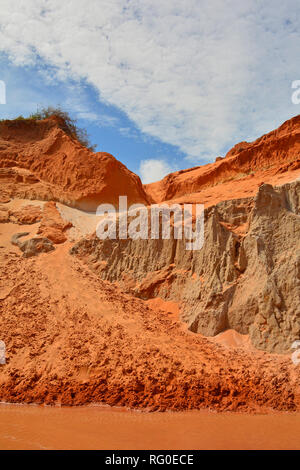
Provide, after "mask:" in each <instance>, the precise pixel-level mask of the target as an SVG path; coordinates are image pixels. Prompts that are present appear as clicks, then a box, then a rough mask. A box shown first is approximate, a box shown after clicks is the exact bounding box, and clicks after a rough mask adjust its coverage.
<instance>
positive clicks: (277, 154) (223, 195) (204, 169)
mask: <svg viewBox="0 0 300 470" xmlns="http://www.w3.org/2000/svg"><path fill="white" fill-rule="evenodd" d="M298 176H300V116H296V117H294V118H292V119H290V120H289V121H286V122H285V123H284V124H282V125H281V126H280V127H279V128H278V129H276V130H274V131H272V132H270V133H268V134H265V135H264V136H262V137H260V138H259V139H257V140H255V141H254V142H251V143H248V142H241V143H239V144H237V145H235V146H234V147H233V148H232V149H231V150H230V151H229V152H228V153H227V155H226V157H225V158H220V157H218V158H217V161H216V162H215V163H210V164H208V165H204V166H198V167H195V168H191V169H188V170H181V171H177V172H175V173H171V174H169V175H168V176H166V177H165V178H164V179H163V180H161V181H158V182H157V183H152V184H148V185H145V190H146V192H147V194H148V195H149V197H151V198H152V199H154V200H155V201H156V202H162V201H166V200H168V201H171V200H172V201H178V202H199V203H203V204H205V205H207V206H210V205H213V204H216V203H217V202H219V201H224V200H227V199H234V198H240V197H247V196H253V195H254V194H255V193H256V192H257V189H258V187H259V185H260V184H261V183H262V182H265V183H270V184H282V183H284V182H287V181H291V180H294V179H296V177H298Z"/></svg>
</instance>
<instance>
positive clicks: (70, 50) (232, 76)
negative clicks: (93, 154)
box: [0, 0, 300, 161]
mask: <svg viewBox="0 0 300 470" xmlns="http://www.w3.org/2000/svg"><path fill="white" fill-rule="evenodd" d="M299 22H300V4H299V2H298V0H286V1H285V2H282V1H279V0H273V1H272V2H271V1H263V0H251V1H250V0H244V1H243V2H241V1H240V0H210V1H205V0H202V1H200V0H186V1H184V2H182V0H172V1H171V0H169V1H167V0H165V1H161V0H152V1H151V2H150V1H149V0H131V1H125V0H88V1H86V2H82V0H69V1H68V2H62V1H61V0H48V1H47V0H1V16H0V50H3V51H5V52H6V53H8V55H9V57H10V59H11V60H12V61H13V62H14V63H16V64H19V65H26V64H34V63H35V61H38V60H40V59H42V60H44V61H45V62H46V63H48V64H51V65H52V66H54V67H55V68H56V70H57V74H58V76H59V78H60V79H64V78H73V79H78V80H82V79H83V80H87V81H88V82H89V83H90V84H92V85H93V86H94V87H95V88H96V89H97V90H98V92H99V99H100V100H103V101H104V102H106V103H109V104H112V105H114V106H117V107H119V108H121V109H122V110H123V111H124V112H126V113H127V115H128V116H129V117H130V118H131V119H132V120H133V121H134V122H135V123H136V124H137V126H138V127H139V128H140V130H141V131H142V132H144V133H148V134H150V135H152V136H154V137H156V138H159V139H161V140H162V141H164V142H166V143H171V144H173V145H177V146H178V147H179V148H180V149H181V150H182V151H184V152H185V153H186V154H187V155H189V158H190V159H191V160H194V161H197V160H198V161H199V160H201V159H204V158H209V159H213V158H214V157H215V156H216V155H219V154H220V153H221V152H222V150H223V149H224V148H226V147H228V146H229V145H231V144H232V143H235V142H237V141H238V140H245V139H251V138H255V137H257V136H258V135H260V134H261V133H263V132H266V131H268V130H270V129H272V128H274V127H275V126H277V125H278V124H280V123H281V122H282V121H283V120H284V119H287V118H289V117H290V116H291V115H293V114H296V113H299V110H298V108H297V107H296V106H295V105H292V103H291V83H292V81H293V80H297V79H300V70H299V65H298V64H299V47H300V32H299V27H298V25H299ZM0 75H1V74H0ZM0 78H1V76H0Z"/></svg>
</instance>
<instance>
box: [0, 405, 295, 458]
mask: <svg viewBox="0 0 300 470" xmlns="http://www.w3.org/2000/svg"><path fill="white" fill-rule="evenodd" d="M0 449H120V450H125V449H137V450H139V449H149V450H151V449H300V414H299V413H296V414H292V413H275V414H269V415H245V414H234V413H213V412H209V411H191V412H178V413H173V412H166V413H145V412H137V411H125V410H122V409H112V408H109V407H107V408H106V407H97V406H91V407H78V408H71V407H63V408H59V407H44V406H30V405H4V404H3V405H0Z"/></svg>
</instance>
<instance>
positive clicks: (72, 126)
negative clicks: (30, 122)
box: [29, 106, 96, 152]
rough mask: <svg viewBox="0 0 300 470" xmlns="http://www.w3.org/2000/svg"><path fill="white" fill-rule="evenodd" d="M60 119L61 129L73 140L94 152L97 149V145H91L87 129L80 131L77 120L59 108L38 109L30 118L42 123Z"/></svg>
mask: <svg viewBox="0 0 300 470" xmlns="http://www.w3.org/2000/svg"><path fill="white" fill-rule="evenodd" d="M52 116H54V117H57V118H58V125H59V127H60V128H61V129H62V130H63V131H64V132H65V133H66V134H67V135H68V136H70V137H71V138H72V139H76V140H78V142H80V143H81V145H83V146H84V147H87V148H88V149H89V150H92V151H93V152H94V151H95V149H96V145H91V143H90V140H89V135H88V133H87V131H86V130H85V129H80V128H79V127H78V126H77V120H76V119H72V118H71V117H70V115H69V114H68V113H67V112H66V111H63V110H62V109H61V108H60V107H59V106H57V107H55V108H54V107H52V106H48V107H47V108H38V109H37V111H36V112H35V113H33V114H31V115H30V116H29V119H34V120H37V121H41V120H42V119H47V118H50V117H52Z"/></svg>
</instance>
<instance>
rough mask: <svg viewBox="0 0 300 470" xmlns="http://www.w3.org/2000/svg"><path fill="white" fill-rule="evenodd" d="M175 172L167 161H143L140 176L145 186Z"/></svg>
mask: <svg viewBox="0 0 300 470" xmlns="http://www.w3.org/2000/svg"><path fill="white" fill-rule="evenodd" d="M172 171H174V168H173V169H172V167H171V166H170V165H169V164H168V163H167V162H166V161H165V160H155V159H149V160H142V161H141V163H140V169H139V174H140V176H141V180H142V182H143V183H144V184H148V183H154V182H155V181H159V180H161V179H162V178H163V177H164V176H166V175H167V174H168V173H171V172H172Z"/></svg>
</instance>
